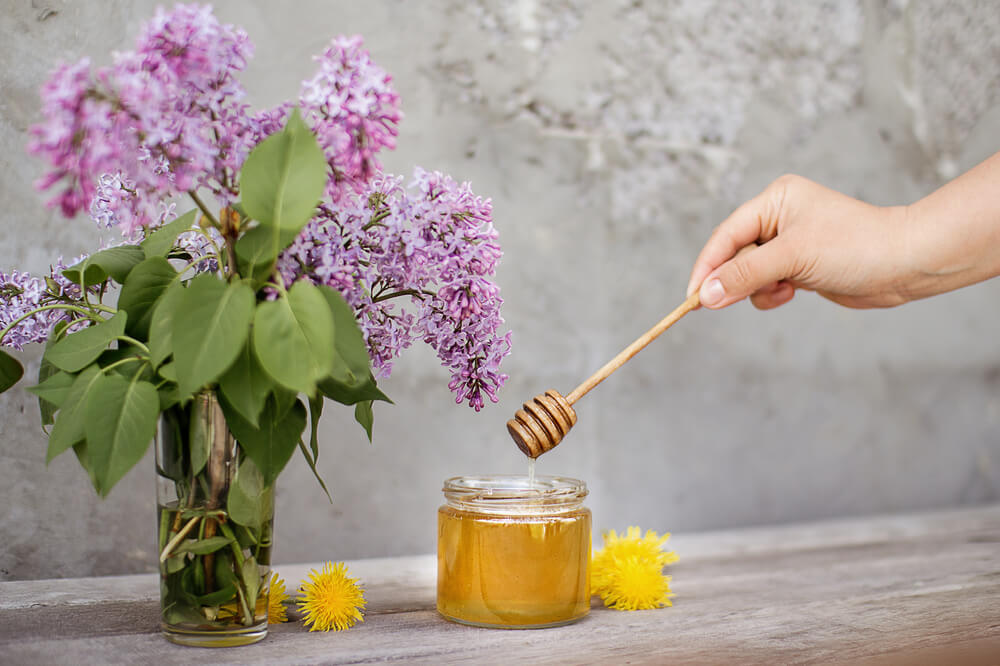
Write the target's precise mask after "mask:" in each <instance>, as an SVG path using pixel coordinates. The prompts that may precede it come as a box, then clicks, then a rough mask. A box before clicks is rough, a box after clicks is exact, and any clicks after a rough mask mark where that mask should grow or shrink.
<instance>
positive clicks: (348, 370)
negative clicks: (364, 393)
mask: <svg viewBox="0 0 1000 666" xmlns="http://www.w3.org/2000/svg"><path fill="white" fill-rule="evenodd" d="M317 288H318V289H319V292H320V293H321V294H322V295H323V298H324V299H325V300H326V304H327V306H328V307H329V308H330V314H332V315H333V323H334V328H335V329H336V331H337V340H336V343H335V344H334V349H335V352H336V354H335V360H334V364H333V369H332V370H331V373H330V375H331V376H332V377H333V378H334V379H336V380H337V381H340V382H343V383H345V384H348V385H352V384H356V383H360V382H363V381H364V380H365V379H367V378H368V377H369V376H370V375H371V361H370V359H369V357H368V345H366V344H365V339H364V336H363V335H362V333H361V328H360V327H359V326H358V320H357V318H356V317H355V315H354V309H353V308H351V306H350V305H348V304H347V301H345V300H344V297H343V296H341V295H340V293H339V292H337V291H335V290H333V289H331V288H330V287H327V286H326V285H322V286H320V287H317Z"/></svg>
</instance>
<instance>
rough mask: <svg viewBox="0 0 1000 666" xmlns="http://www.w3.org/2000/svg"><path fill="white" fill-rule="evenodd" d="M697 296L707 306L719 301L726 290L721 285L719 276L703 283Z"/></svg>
mask: <svg viewBox="0 0 1000 666" xmlns="http://www.w3.org/2000/svg"><path fill="white" fill-rule="evenodd" d="M699 297H700V298H701V302H702V303H703V304H705V305H709V306H711V305H715V304H716V303H719V302H721V301H722V299H723V298H725V297H726V290H725V289H724V288H723V287H722V281H721V280H720V279H719V278H713V279H711V280H709V281H708V282H706V283H705V284H703V285H702V286H701V292H700V293H699Z"/></svg>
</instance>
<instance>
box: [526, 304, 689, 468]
mask: <svg viewBox="0 0 1000 666" xmlns="http://www.w3.org/2000/svg"><path fill="white" fill-rule="evenodd" d="M698 304H699V300H698V292H697V291H696V292H694V293H693V294H691V295H690V296H688V298H687V300H685V301H684V302H683V303H681V304H680V305H678V306H677V308H675V309H674V311H673V312H671V313H670V314H668V315H667V316H666V317H664V318H663V319H661V320H660V322H659V323H658V324H656V326H654V327H653V328H651V329H649V330H648V331H646V332H645V333H643V334H642V335H640V336H639V338H638V339H637V340H636V341H635V342H633V343H632V344H630V345H629V346H628V347H626V348H625V349H623V350H621V351H620V352H618V355H617V356H615V357H614V358H613V359H611V360H610V361H608V362H607V363H605V364H604V367H602V368H601V369H600V370H598V371H597V372H595V373H594V374H592V375H591V376H590V377H588V378H587V379H586V380H584V382H583V383H582V384H580V385H579V386H577V387H576V388H575V389H573V391H572V392H571V393H570V394H569V395H568V396H566V397H563V396H562V394H560V393H559V392H558V391H556V390H554V389H549V390H548V391H546V392H545V393H541V394H539V395H536V396H535V397H534V398H532V400H531V401H530V402H526V403H524V405H523V408H522V409H519V410H517V412H516V413H515V414H514V418H512V419H511V420H510V421H507V432H509V433H510V436H511V437H513V438H514V443H515V444H517V448H519V449H521V450H522V451H523V452H524V454H525V455H526V456H528V457H529V458H537V457H538V456H540V455H542V454H543V453H545V452H546V451H549V450H550V449H552V448H554V447H555V446H556V444H558V443H559V442H561V441H562V439H563V437H565V436H566V433H568V432H569V429H570V428H572V427H573V426H574V425H576V411H575V410H574V409H573V403H575V402H576V401H577V400H579V399H580V398H582V397H583V396H585V395H587V393H588V392H589V391H590V389H592V388H594V387H595V386H597V385H598V384H600V383H601V382H603V381H604V380H605V379H607V378H608V376H609V375H610V374H611V373H612V372H614V371H615V370H617V369H618V368H620V367H622V366H623V365H624V364H625V362H626V361H628V360H629V359H630V358H632V357H633V356H635V355H636V354H638V353H639V352H640V351H642V349H643V348H644V347H645V346H646V345H648V344H649V343H650V342H652V341H653V340H655V339H656V338H657V337H658V336H659V335H660V334H661V333H663V332H664V331H665V330H667V329H668V328H670V327H671V326H673V325H674V324H675V323H677V320H678V319H680V318H681V317H683V316H684V315H686V314H687V313H688V312H690V311H691V310H693V309H694V308H696V307H698Z"/></svg>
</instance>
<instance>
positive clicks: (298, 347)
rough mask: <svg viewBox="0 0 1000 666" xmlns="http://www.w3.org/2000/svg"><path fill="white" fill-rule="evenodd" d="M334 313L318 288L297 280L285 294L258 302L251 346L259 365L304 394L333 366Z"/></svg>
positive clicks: (314, 386)
mask: <svg viewBox="0 0 1000 666" xmlns="http://www.w3.org/2000/svg"><path fill="white" fill-rule="evenodd" d="M334 333H335V332H334V323H333V316H332V315H331V314H330V310H329V308H328V307H327V305H326V299H324V298H323V295H322V292H320V290H319V289H318V288H317V287H316V286H314V285H312V284H310V283H308V282H296V283H295V284H294V285H292V288H291V289H289V290H288V292H287V293H286V294H282V295H281V297H279V298H278V299H276V300H273V301H265V302H263V303H261V304H260V305H258V306H257V314H256V315H255V316H254V328H253V346H254V351H255V353H256V354H257V359H258V360H259V361H260V364H261V367H263V368H264V370H265V371H266V372H267V373H268V374H269V375H271V376H272V377H274V378H275V379H276V380H277V381H278V383H280V384H281V385H283V386H285V387H287V388H289V389H292V390H293V391H296V392H299V393H305V394H306V395H310V396H311V395H313V394H314V393H315V392H316V382H317V381H319V380H320V379H322V378H324V377H326V376H327V375H328V374H330V372H331V371H332V370H333V364H334V360H335V358H336V357H335V354H334V344H335V336H334Z"/></svg>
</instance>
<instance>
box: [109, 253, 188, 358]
mask: <svg viewBox="0 0 1000 666" xmlns="http://www.w3.org/2000/svg"><path fill="white" fill-rule="evenodd" d="M176 277H177V271H175V270H174V267H173V266H171V265H170V262H169V261H167V260H166V259H164V258H163V257H150V258H149V259H145V260H144V261H142V262H140V263H139V264H138V265H137V266H136V267H135V268H133V269H132V272H131V273H129V276H128V278H127V279H126V280H125V284H124V285H122V291H121V293H120V294H119V295H118V309H119V310H124V311H125V312H127V313H128V325H127V326H126V327H125V330H126V331H127V332H128V334H129V335H131V336H132V337H134V338H138V339H140V340H148V339H149V337H148V336H149V324H150V320H151V319H152V318H153V306H154V305H155V304H156V300H157V299H158V298H159V297H160V296H161V295H162V294H163V292H164V290H165V289H166V288H167V287H168V286H170V283H171V282H173V281H174V279H175V278H176Z"/></svg>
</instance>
